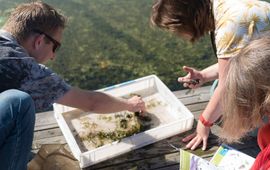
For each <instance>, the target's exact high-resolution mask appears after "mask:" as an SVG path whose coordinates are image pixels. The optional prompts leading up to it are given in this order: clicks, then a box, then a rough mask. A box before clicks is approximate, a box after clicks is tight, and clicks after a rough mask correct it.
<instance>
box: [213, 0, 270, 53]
mask: <svg viewBox="0 0 270 170" xmlns="http://www.w3.org/2000/svg"><path fill="white" fill-rule="evenodd" d="M213 9H214V17H215V27H216V29H215V41H216V46H217V56H218V58H228V57H234V56H235V55H237V54H238V53H239V51H240V50H241V49H242V48H243V47H245V46H246V45H247V44H248V42H249V41H250V40H251V38H254V37H256V36H258V35H259V33H260V32H263V31H266V30H270V21H269V19H270V4H269V3H267V2H264V1H258V0H213Z"/></svg>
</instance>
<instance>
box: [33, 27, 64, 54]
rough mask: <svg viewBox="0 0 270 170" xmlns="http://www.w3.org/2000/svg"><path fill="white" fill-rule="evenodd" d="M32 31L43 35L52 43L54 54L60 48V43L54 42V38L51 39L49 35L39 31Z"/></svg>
mask: <svg viewBox="0 0 270 170" xmlns="http://www.w3.org/2000/svg"><path fill="white" fill-rule="evenodd" d="M33 31H34V32H36V33H39V34H43V35H45V37H46V38H48V39H49V40H50V41H51V42H52V43H53V49H52V51H53V52H54V53H55V52H56V51H57V50H58V49H59V48H60V47H61V43H60V42H58V41H56V40H55V39H54V38H52V37H51V36H50V35H48V34H46V33H45V32H43V31H40V30H33Z"/></svg>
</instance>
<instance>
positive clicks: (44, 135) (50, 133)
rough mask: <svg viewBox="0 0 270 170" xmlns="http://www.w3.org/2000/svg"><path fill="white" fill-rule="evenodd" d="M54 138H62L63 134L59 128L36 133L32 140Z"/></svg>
mask: <svg viewBox="0 0 270 170" xmlns="http://www.w3.org/2000/svg"><path fill="white" fill-rule="evenodd" d="M55 136H63V133H62V131H61V129H60V128H59V127H57V128H53V129H45V130H40V131H36V132H35V133H34V140H39V139H47V138H51V137H55Z"/></svg>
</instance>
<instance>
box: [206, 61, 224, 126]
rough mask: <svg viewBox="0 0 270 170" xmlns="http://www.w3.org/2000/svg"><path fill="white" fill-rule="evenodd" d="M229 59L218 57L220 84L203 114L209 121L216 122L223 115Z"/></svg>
mask: <svg viewBox="0 0 270 170" xmlns="http://www.w3.org/2000/svg"><path fill="white" fill-rule="evenodd" d="M228 61H229V59H218V64H219V70H218V71H219V82H218V86H217V88H216V90H215V92H214V94H213V96H212V97H211V99H210V101H209V103H208V105H207V107H206V109H205V110H204V112H203V116H204V118H205V119H206V120H208V121H209V122H215V121H216V120H217V119H218V118H219V117H220V115H221V105H220V101H221V97H222V91H223V88H224V82H225V78H226V75H227V73H226V72H225V67H226V66H227V65H228Z"/></svg>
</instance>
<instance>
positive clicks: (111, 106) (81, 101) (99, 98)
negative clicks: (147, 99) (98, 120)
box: [57, 88, 145, 113]
mask: <svg viewBox="0 0 270 170" xmlns="http://www.w3.org/2000/svg"><path fill="white" fill-rule="evenodd" d="M57 103H60V104H63V105H67V106H71V107H75V108H80V109H82V110H85V111H92V112H96V113H110V112H118V111H122V110H129V111H133V112H135V111H141V110H142V111H145V104H144V102H143V101H142V99H141V98H140V97H137V96H135V97H133V98H131V99H130V100H125V99H121V98H116V97H113V96H111V95H108V94H105V93H102V92H96V91H87V90H82V89H79V88H72V89H71V90H70V91H69V92H67V93H66V94H65V95H64V96H63V97H62V98H60V99H59V100H58V101H57Z"/></svg>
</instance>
